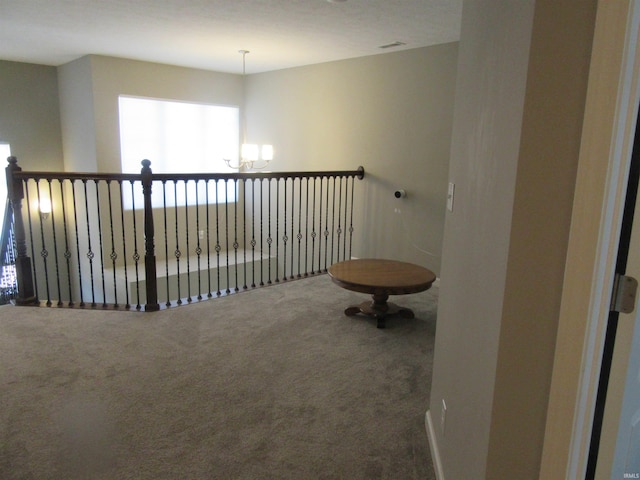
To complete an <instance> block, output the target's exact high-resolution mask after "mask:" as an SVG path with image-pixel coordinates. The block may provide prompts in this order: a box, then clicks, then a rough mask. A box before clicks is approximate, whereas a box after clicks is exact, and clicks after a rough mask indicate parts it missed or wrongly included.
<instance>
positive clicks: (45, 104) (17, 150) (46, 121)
mask: <svg viewBox="0 0 640 480" xmlns="http://www.w3.org/2000/svg"><path fill="white" fill-rule="evenodd" d="M0 106H1V109H2V114H0V141H2V142H8V143H9V144H11V153H12V155H15V156H16V157H18V163H19V165H21V166H22V167H23V168H24V169H25V170H26V169H29V170H61V169H62V166H63V163H62V141H61V137H60V110H59V106H58V82H57V79H56V69H55V68H54V67H48V66H43V65H32V64H26V63H16V62H7V61H0ZM2 163H3V166H2V168H3V169H4V167H5V166H6V165H5V164H6V159H2ZM3 178H4V176H3Z"/></svg>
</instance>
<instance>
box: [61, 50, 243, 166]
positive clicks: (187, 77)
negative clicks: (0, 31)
mask: <svg viewBox="0 0 640 480" xmlns="http://www.w3.org/2000/svg"><path fill="white" fill-rule="evenodd" d="M59 71H60V77H59V78H60V80H59V81H60V92H61V93H60V98H61V107H62V110H63V114H64V115H63V118H62V126H63V132H64V138H65V142H64V148H65V160H66V161H67V163H68V164H69V165H73V166H74V169H75V170H79V171H98V172H119V171H120V132H119V121H118V96H119V95H133V96H141V97H151V98H163V99H172V100H181V101H192V102H201V103H211V104H218V105H238V106H240V107H242V106H243V86H242V77H239V76H238V75H232V74H226V73H217V72H208V71H204V70H196V69H190V68H182V67H174V66H170V65H162V64H157V63H148V62H139V61H134V60H126V59H120V58H113V57H103V56H97V55H89V56H86V57H83V58H80V59H78V60H76V61H74V62H71V63H69V64H67V65H63V66H62V67H60V68H59ZM67 157H68V158H67ZM141 160H142V159H141ZM150 160H151V161H152V168H153V159H150ZM178 170H179V165H176V171H178Z"/></svg>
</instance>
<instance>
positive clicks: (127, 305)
mask: <svg viewBox="0 0 640 480" xmlns="http://www.w3.org/2000/svg"><path fill="white" fill-rule="evenodd" d="M118 192H119V194H120V195H119V196H120V225H121V226H122V263H123V268H124V285H125V289H124V294H125V308H126V309H129V308H131V304H130V302H129V275H128V272H127V239H126V238H125V224H124V204H123V201H122V196H123V190H122V180H118ZM133 214H134V215H135V210H134V211H133Z"/></svg>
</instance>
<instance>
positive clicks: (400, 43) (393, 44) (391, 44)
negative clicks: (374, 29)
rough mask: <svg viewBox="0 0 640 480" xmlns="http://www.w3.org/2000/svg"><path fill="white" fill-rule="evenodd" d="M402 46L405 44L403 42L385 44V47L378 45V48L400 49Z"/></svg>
mask: <svg viewBox="0 0 640 480" xmlns="http://www.w3.org/2000/svg"><path fill="white" fill-rule="evenodd" d="M402 45H406V43H404V42H393V43H387V44H386V45H380V46H379V47H378V48H395V47H400V46H402Z"/></svg>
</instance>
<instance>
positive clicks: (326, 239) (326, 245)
mask: <svg viewBox="0 0 640 480" xmlns="http://www.w3.org/2000/svg"><path fill="white" fill-rule="evenodd" d="M329 182H330V180H329V179H327V203H326V205H325V219H324V220H325V222H324V271H325V272H326V271H327V255H328V253H329ZM334 195H335V190H334Z"/></svg>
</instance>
